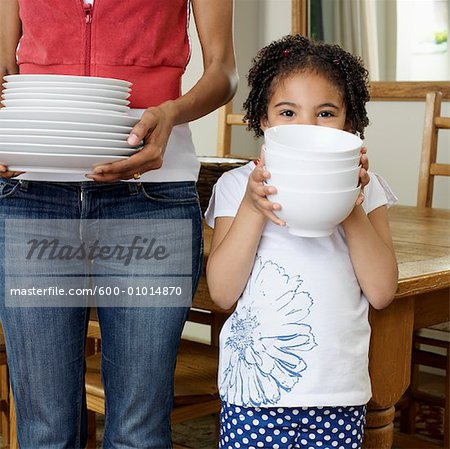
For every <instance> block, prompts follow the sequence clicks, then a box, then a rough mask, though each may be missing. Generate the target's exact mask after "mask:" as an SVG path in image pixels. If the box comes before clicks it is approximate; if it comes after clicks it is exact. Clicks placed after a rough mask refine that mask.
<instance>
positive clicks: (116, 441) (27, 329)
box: [0, 180, 203, 449]
mask: <svg viewBox="0 0 450 449" xmlns="http://www.w3.org/2000/svg"><path fill="white" fill-rule="evenodd" d="M11 218H13V219H26V221H25V220H24V221H23V222H24V223H26V222H27V221H31V220H58V221H55V222H54V223H59V221H60V220H63V221H64V220H67V222H70V223H75V224H76V223H77V220H81V221H80V223H81V222H82V221H83V222H84V220H87V221H86V222H87V223H88V226H87V227H85V228H84V229H81V224H80V229H79V230H77V231H76V232H74V233H73V236H72V237H73V241H74V242H75V241H77V240H78V241H79V242H82V241H83V240H86V239H89V238H90V239H91V240H92V239H94V238H97V239H99V241H100V242H103V243H104V242H106V243H108V244H114V243H115V242H122V241H123V240H124V236H129V237H130V238H131V236H132V235H133V233H134V234H136V233H138V234H139V235H140V237H141V238H146V237H148V238H149V239H150V238H151V236H152V229H151V223H152V222H151V221H148V223H149V226H143V225H142V220H167V223H170V222H173V220H176V219H180V220H189V222H188V223H191V225H190V229H191V230H192V232H191V235H189V236H188V235H186V239H188V240H187V241H188V242H192V244H191V251H190V254H189V257H188V258H185V259H187V262H189V263H188V264H187V265H188V267H189V270H190V273H189V274H190V276H189V281H190V288H191V291H190V292H189V294H190V295H191V296H190V297H191V298H192V295H193V293H194V291H195V288H196V286H197V282H198V279H199V275H200V271H201V261H202V256H203V254H202V250H203V246H202V235H201V213H200V208H199V203H198V196H197V193H196V190H195V183H193V182H175V183H113V184H103V185H100V184H96V183H93V182H85V183H47V182H31V181H18V180H1V181H0V232H1V235H2V238H1V241H0V246H1V254H2V258H3V259H4V260H3V261H2V264H1V267H0V277H1V281H2V284H3V286H2V288H1V289H0V291H1V293H0V294H1V300H0V318H1V322H2V325H3V329H4V333H5V339H6V346H7V354H8V365H9V370H10V376H11V383H12V389H13V394H14V399H15V403H16V410H17V430H18V440H19V446H20V448H21V449H28V448H30V449H38V448H45V449H47V448H55V449H56V448H70V449H73V448H76V449H78V448H82V447H84V446H85V444H86V433H87V431H86V404H85V392H84V371H85V367H84V347H85V338H86V328H87V322H88V319H89V307H88V306H89V301H90V300H89V299H85V300H84V299H80V297H77V298H76V299H77V301H78V303H77V304H76V306H71V305H70V303H69V304H65V305H64V307H59V306H55V305H54V304H53V305H52V306H45V304H44V305H42V304H41V303H38V304H37V305H36V306H28V307H16V306H14V304H12V305H11V304H8V303H7V302H5V292H6V288H5V287H4V285H5V282H6V280H5V279H6V278H5V275H6V274H7V273H6V272H5V265H6V266H7V265H8V263H10V262H11V260H9V261H8V260H5V258H4V255H5V251H6V250H7V248H6V245H7V243H8V239H11V236H14V229H12V230H11V229H9V230H8V235H7V236H6V237H5V238H3V236H4V233H5V228H6V224H7V222H8V221H9V220H6V219H11ZM111 219H121V220H126V221H124V222H123V223H124V225H123V226H112V227H111V229H109V230H108V236H107V238H106V237H105V229H103V230H102V229H100V231H99V223H105V222H106V221H105V220H111ZM43 223H45V222H43ZM47 223H48V222H47ZM133 223H135V224H134V225H133ZM38 228H39V229H38ZM38 228H36V229H35V230H34V232H35V233H36V234H38V235H37V236H38V237H43V236H44V234H45V236H46V237H48V235H49V233H50V234H51V232H52V231H53V230H52V229H47V230H46V231H45V232H44V230H45V227H42V228H40V227H38ZM50 228H51V227H50ZM169 228H170V226H169V227H168V229H169ZM17 232H18V235H20V238H23V235H22V234H20V233H19V230H18V231H17ZM21 232H22V231H21ZM39 234H42V235H39ZM180 234H181V233H180ZM177 238H178V240H180V239H181V240H183V238H184V237H183V235H181V236H177ZM190 239H191V240H190ZM14 262H15V263H16V266H19V269H20V270H21V271H24V272H26V270H27V269H28V266H27V264H26V261H24V262H25V263H24V264H23V266H20V261H19V262H16V261H14ZM17 263H18V265H17ZM30 263H31V262H30ZM73 263H74V264H75V265H73V267H71V269H72V268H73V269H74V270H75V273H74V274H77V275H78V277H79V278H80V279H83V280H84V281H85V280H86V279H88V274H90V275H91V282H93V283H95V282H96V279H97V278H95V277H93V278H92V273H94V274H95V273H96V272H100V273H101V274H102V275H105V273H107V275H108V277H107V279H108V280H109V282H111V279H114V286H115V288H116V289H118V290H117V291H122V292H123V291H125V290H126V289H127V288H130V287H131V288H133V282H132V281H133V280H134V279H138V276H141V277H142V274H143V273H140V272H139V268H136V266H137V265H136V264H135V263H134V262H133V261H131V263H128V264H122V265H120V267H119V268H118V267H117V264H116V265H114V264H115V262H113V261H112V260H111V259H108V258H105V259H102V258H99V259H96V260H90V261H79V260H74V261H73ZM83 264H84V265H83ZM61 265H62V262H61V261H58V260H51V259H50V258H47V259H46V258H43V259H42V260H39V265H34V266H33V268H30V269H29V276H30V277H32V276H33V274H34V273H35V267H38V270H39V271H40V270H41V269H42V270H43V272H45V273H52V271H54V272H58V270H61V268H60V267H61ZM13 266H14V265H13ZM30 267H31V265H30ZM141 267H142V265H141ZM117 269H119V271H120V274H121V276H116V277H114V276H113V275H114V273H115V271H117ZM10 274H11V273H10ZM98 279H103V280H104V279H105V278H104V277H103V278H102V277H101V276H100V277H99V278H98ZM36 280H37V281H38V280H39V279H38V278H36ZM41 300H42V301H44V302H45V300H46V298H41ZM80 301H81V304H80V303H79V302H80ZM83 301H86V302H85V303H83ZM83 304H85V306H83ZM188 309H189V307H188V306H187V305H186V304H183V305H182V306H171V307H164V306H161V305H159V306H153V307H152V306H151V305H150V306H139V307H136V306H135V305H133V304H130V307H128V306H127V303H126V302H125V303H124V304H118V305H117V304H116V305H115V306H114V307H108V305H107V304H103V305H102V306H101V307H98V308H97V314H98V319H99V323H100V328H101V333H102V377H103V383H104V387H105V401H106V402H105V407H106V416H105V430H104V440H103V447H104V448H115V449H119V448H139V449H140V448H155V449H156V448H157V449H166V448H171V447H172V443H171V433H170V413H171V409H172V401H173V373H174V369H175V361H176V351H177V349H178V344H179V339H180V335H181V332H182V328H183V325H184V323H185V320H186V316H187V312H188Z"/></svg>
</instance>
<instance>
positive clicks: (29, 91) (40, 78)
mask: <svg viewBox="0 0 450 449" xmlns="http://www.w3.org/2000/svg"><path fill="white" fill-rule="evenodd" d="M4 79H5V81H6V82H5V83H4V84H3V87H4V90H3V95H2V104H3V106H4V107H3V108H1V109H0V164H3V165H7V166H8V167H9V170H11V171H27V172H52V173H55V172H58V173H87V172H88V171H91V170H92V167H93V166H95V165H99V164H104V163H109V162H114V161H119V160H122V159H126V158H128V157H129V156H130V155H132V154H133V153H135V152H136V151H139V149H140V148H141V147H131V146H130V145H128V143H127V138H128V135H129V133H130V131H131V129H132V127H133V126H134V125H135V124H136V123H137V122H138V121H139V119H137V118H134V117H131V116H130V115H129V114H128V112H129V110H130V108H129V106H128V104H129V101H128V98H129V96H130V92H131V83H129V82H128V81H123V80H118V79H112V78H98V77H84V76H69V75H7V76H5V77H4Z"/></svg>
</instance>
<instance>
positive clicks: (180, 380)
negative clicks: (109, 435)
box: [86, 310, 225, 448]
mask: <svg viewBox="0 0 450 449" xmlns="http://www.w3.org/2000/svg"><path fill="white" fill-rule="evenodd" d="M219 315H220V314H216V313H211V312H209V311H206V310H204V311H202V310H191V311H190V314H189V317H188V321H192V322H196V323H202V324H208V325H209V326H210V328H211V344H204V343H198V342H195V341H190V340H185V339H182V340H181V344H180V348H179V351H178V355H177V365H176V370H175V380H174V408H173V412H172V418H171V421H172V424H177V423H180V422H184V421H188V420H191V419H196V418H200V417H203V416H208V415H211V414H218V413H219V411H220V400H219V395H218V390H217V369H218V347H217V343H218V333H219V330H220V327H221V324H222V323H223V320H224V319H225V317H224V316H223V317H221V316H219ZM88 338H100V328H99V324H98V322H97V321H95V320H92V319H91V320H90V323H89V329H88ZM86 364H87V370H86V402H87V408H88V410H89V411H91V412H94V413H100V414H104V413H105V395H104V390H103V385H102V382H101V352H97V353H96V354H94V355H92V356H90V357H87V358H86ZM94 422H95V419H93V416H92V414H91V416H90V420H89V423H90V425H92V423H94ZM217 422H218V419H217ZM94 430H95V429H92V427H91V429H90V436H89V443H88V448H91V447H95V432H94ZM175 447H177V445H175ZM178 447H179V448H181V447H182V446H180V445H178Z"/></svg>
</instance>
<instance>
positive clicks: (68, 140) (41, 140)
mask: <svg viewBox="0 0 450 449" xmlns="http://www.w3.org/2000/svg"><path fill="white" fill-rule="evenodd" d="M8 142H9V143H17V144H28V143H32V144H34V143H36V144H41V145H57V146H59V145H60V146H65V145H77V146H78V145H82V146H92V147H109V148H126V149H135V148H136V147H132V146H130V145H128V143H127V141H126V140H117V139H92V138H90V137H62V136H48V135H47V136H43V135H40V136H39V135H35V134H28V135H16V134H3V133H1V132H0V146H2V145H3V144H4V143H5V144H6V143H8Z"/></svg>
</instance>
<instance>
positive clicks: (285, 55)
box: [281, 48, 291, 58]
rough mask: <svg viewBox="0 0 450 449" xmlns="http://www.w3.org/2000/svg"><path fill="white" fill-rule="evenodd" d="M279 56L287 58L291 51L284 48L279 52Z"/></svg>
mask: <svg viewBox="0 0 450 449" xmlns="http://www.w3.org/2000/svg"><path fill="white" fill-rule="evenodd" d="M281 54H282V55H283V58H287V57H288V56H289V55H290V54H291V50H290V49H289V48H286V49H284V50H283V51H282V52H281Z"/></svg>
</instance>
